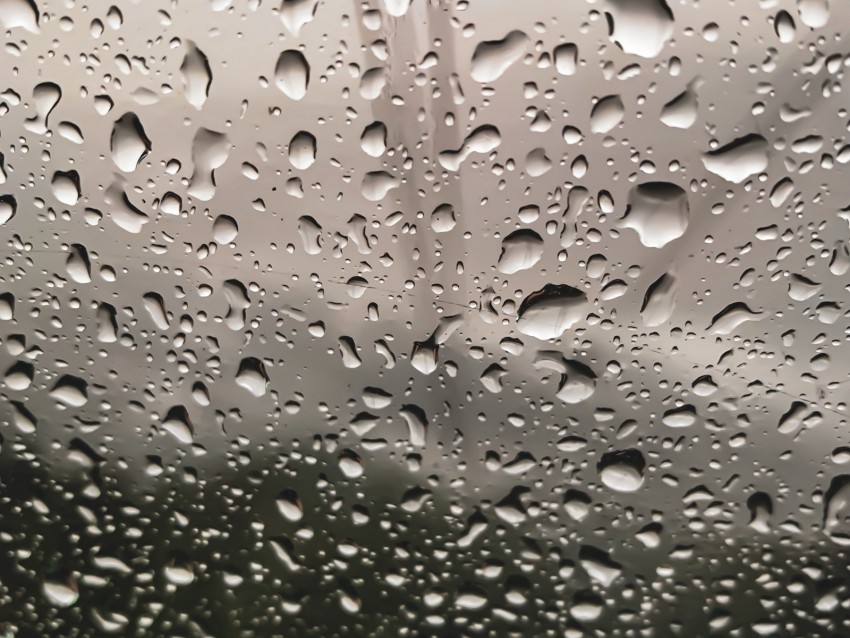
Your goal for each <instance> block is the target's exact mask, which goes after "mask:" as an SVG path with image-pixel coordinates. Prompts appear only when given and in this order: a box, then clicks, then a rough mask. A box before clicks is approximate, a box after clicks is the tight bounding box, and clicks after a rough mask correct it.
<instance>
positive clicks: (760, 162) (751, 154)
mask: <svg viewBox="0 0 850 638" xmlns="http://www.w3.org/2000/svg"><path fill="white" fill-rule="evenodd" d="M767 151H768V145H767V140H765V139H764V138H763V137H762V136H761V135H757V134H755V133H751V134H749V135H745V136H744V137H739V138H737V139H735V140H733V141H731V142H729V143H728V144H726V145H725V146H722V147H720V148H718V149H717V150H714V151H710V152H708V153H705V154H704V155H703V156H702V163H703V165H704V166H705V168H706V169H708V170H709V171H711V172H712V173H714V174H715V175H719V176H720V177H722V178H723V179H725V180H727V181H730V182H735V183H736V184H740V183H741V182H743V181H744V180H745V179H747V178H748V177H750V176H751V175H755V174H756V173H760V172H762V171H763V170H765V169H766V168H767Z"/></svg>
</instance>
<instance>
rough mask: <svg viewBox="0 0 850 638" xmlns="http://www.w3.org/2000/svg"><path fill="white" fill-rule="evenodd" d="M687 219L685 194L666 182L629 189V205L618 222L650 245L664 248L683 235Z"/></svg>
mask: <svg viewBox="0 0 850 638" xmlns="http://www.w3.org/2000/svg"><path fill="white" fill-rule="evenodd" d="M689 218H690V206H689V204H688V195H687V193H686V192H685V191H684V190H683V189H682V188H681V187H679V186H676V185H675V184H671V183H669V182H646V183H644V184H639V185H637V186H635V187H633V188H632V189H631V191H629V205H628V208H627V209H626V214H625V215H624V216H623V218H622V220H621V221H620V225H621V226H622V227H624V228H631V229H632V230H634V231H635V232H636V233H637V234H638V238H639V239H640V242H641V243H642V244H643V245H644V246H647V247H649V248H663V247H664V246H666V245H667V244H669V243H670V242H671V241H673V240H674V239H678V238H679V237H681V236H682V235H684V234H685V231H686V230H687V229H688V222H689Z"/></svg>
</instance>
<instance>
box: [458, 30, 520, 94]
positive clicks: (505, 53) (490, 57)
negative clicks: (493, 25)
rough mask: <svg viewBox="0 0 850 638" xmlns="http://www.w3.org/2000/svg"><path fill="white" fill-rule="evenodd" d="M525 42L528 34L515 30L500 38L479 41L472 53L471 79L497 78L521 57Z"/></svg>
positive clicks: (484, 80)
mask: <svg viewBox="0 0 850 638" xmlns="http://www.w3.org/2000/svg"><path fill="white" fill-rule="evenodd" d="M527 44H528V36H527V35H526V34H525V33H523V32H522V31H516V30H515V31H511V32H510V33H508V34H507V35H506V36H505V37H504V38H502V39H501V40H487V41H484V42H479V43H478V45H477V46H476V47H475V51H474V52H473V54H472V66H471V70H470V75H471V76H472V79H473V80H475V81H476V82H482V83H484V82H493V81H495V80H498V79H499V78H500V77H502V74H504V72H505V71H507V70H508V68H509V67H510V66H511V65H512V64H514V63H515V62H517V61H518V60H519V59H520V58H522V56H523V54H524V53H525V49H526V46H527Z"/></svg>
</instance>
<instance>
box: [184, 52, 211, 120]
mask: <svg viewBox="0 0 850 638" xmlns="http://www.w3.org/2000/svg"><path fill="white" fill-rule="evenodd" d="M180 73H181V74H182V76H183V87H184V93H185V95H186V100H188V102H189V104H191V105H192V106H194V107H195V108H196V109H200V108H201V107H203V105H204V103H205V102H206V101H207V98H208V97H209V94H210V85H212V70H211V69H210V63H209V60H208V59H207V56H206V54H205V53H204V52H203V51H201V50H200V49H199V48H198V47H197V45H196V44H195V43H194V42H191V41H189V42H187V51H186V56H185V57H184V58H183V64H181V65H180Z"/></svg>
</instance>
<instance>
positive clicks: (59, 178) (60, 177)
mask: <svg viewBox="0 0 850 638" xmlns="http://www.w3.org/2000/svg"><path fill="white" fill-rule="evenodd" d="M50 186H51V188H52V189H53V196H54V197H56V199H57V200H59V201H60V202H61V203H63V204H65V205H66V206H74V205H75V204H76V203H77V202H78V201H79V200H80V197H81V195H82V189H81V187H80V175H79V173H77V171H56V172H55V173H53V179H52V180H51V182H50Z"/></svg>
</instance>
